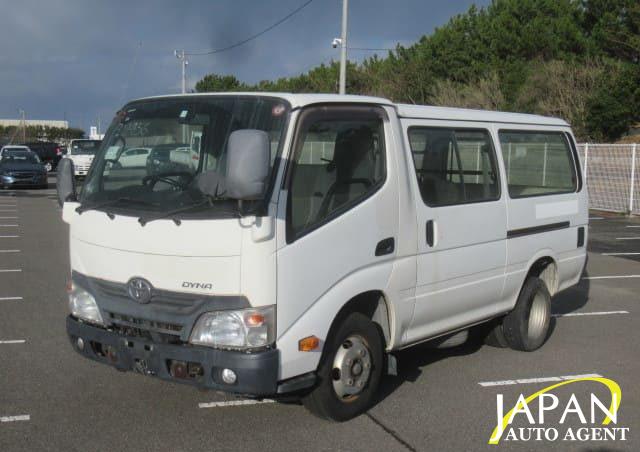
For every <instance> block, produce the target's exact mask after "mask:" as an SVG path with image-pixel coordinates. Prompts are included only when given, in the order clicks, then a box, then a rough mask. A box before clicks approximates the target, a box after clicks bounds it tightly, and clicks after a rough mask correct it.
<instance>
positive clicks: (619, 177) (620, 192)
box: [578, 143, 640, 214]
mask: <svg viewBox="0 0 640 452" xmlns="http://www.w3.org/2000/svg"><path fill="white" fill-rule="evenodd" d="M578 149H579V152H580V158H581V159H582V167H583V170H584V179H585V181H586V183H587V187H588V189H589V207H590V208H592V209H598V210H608V211H612V212H623V213H633V214H640V146H638V145H637V144H590V143H587V144H581V145H579V146H578Z"/></svg>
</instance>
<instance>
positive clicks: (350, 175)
mask: <svg viewBox="0 0 640 452" xmlns="http://www.w3.org/2000/svg"><path fill="white" fill-rule="evenodd" d="M352 110H354V109H352ZM318 113H319V114H317V115H314V114H310V115H309V116H307V117H306V118H303V119H302V125H301V127H300V129H299V136H298V139H297V141H296V143H297V144H296V153H295V157H294V159H295V162H294V167H293V171H292V175H291V190H290V195H289V206H288V208H289V232H290V234H291V235H289V236H288V237H289V239H290V240H291V239H295V238H297V237H299V236H300V235H302V234H303V233H305V232H308V231H310V230H312V229H315V228H316V227H318V226H320V225H322V224H324V223H325V222H326V221H328V220H330V219H331V218H334V217H336V216H338V215H340V214H341V213H343V212H345V211H346V210H348V209H349V208H350V207H351V206H353V205H355V204H357V203H359V202H360V201H362V200H364V199H365V198H367V197H368V196H370V195H371V194H372V193H373V192H374V191H376V190H377V189H378V188H379V187H380V185H381V184H382V183H383V182H384V179H385V174H386V172H385V152H384V129H383V121H382V117H381V116H380V115H379V114H377V113H374V112H371V111H370V110H368V111H366V112H365V111H362V112H358V111H357V110H356V111H355V112H352V113H350V114H347V115H344V114H337V113H334V114H333V115H332V114H330V113H328V112H326V111H320V112H318Z"/></svg>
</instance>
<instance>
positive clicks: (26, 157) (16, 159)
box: [1, 149, 40, 163]
mask: <svg viewBox="0 0 640 452" xmlns="http://www.w3.org/2000/svg"><path fill="white" fill-rule="evenodd" d="M1 162H2V163H40V159H39V158H38V156H37V155H36V154H34V153H33V152H29V151H23V150H20V151H12V150H10V149H5V151H4V152H3V153H2V160H1Z"/></svg>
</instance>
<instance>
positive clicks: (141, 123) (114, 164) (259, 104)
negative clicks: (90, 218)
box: [81, 96, 288, 215]
mask: <svg viewBox="0 0 640 452" xmlns="http://www.w3.org/2000/svg"><path fill="white" fill-rule="evenodd" d="M287 117H288V105H286V104H285V102H284V101H283V100H281V99H275V98H267V97H258V96H250V97H249V96H246V97H241V96H224V97H222V96H220V97H213V96H212V97H200V98H198V97H176V98H171V99H158V100H152V101H140V102H134V103H131V104H129V105H127V106H126V107H125V108H124V109H123V110H122V111H121V112H119V113H118V115H116V117H115V118H114V120H113V122H112V124H111V127H110V128H109V130H108V132H107V135H106V137H105V139H104V143H103V146H102V147H101V149H100V152H99V153H98V155H97V156H96V158H95V160H94V163H93V165H92V169H91V171H90V174H89V175H88V177H87V180H86V181H85V184H84V187H83V189H82V199H81V201H82V204H83V205H84V206H87V208H90V206H91V205H94V204H95V205H98V204H100V205H103V204H104V203H107V204H108V205H109V211H113V210H123V211H125V212H124V213H129V212H132V213H133V214H134V215H135V214H136V213H137V212H142V211H144V212H153V214H154V215H155V214H162V213H167V212H172V211H173V210H175V209H183V208H185V207H189V206H193V207H194V211H203V210H215V208H216V205H219V204H225V203H224V201H225V199H224V191H223V189H221V190H220V193H219V195H218V196H215V197H211V196H209V197H208V198H207V197H206V196H205V195H204V194H203V193H201V192H200V191H199V189H198V187H199V186H200V185H199V183H198V182H199V176H200V175H202V174H203V173H204V172H206V177H207V179H210V178H211V175H212V173H216V174H214V176H217V178H218V179H219V180H224V173H225V166H226V154H227V142H228V139H229V135H230V134H231V133H232V132H233V131H235V130H240V129H258V130H262V131H265V132H267V133H268V134H269V137H270V139H271V168H272V174H273V168H274V166H275V162H276V161H277V160H276V157H277V156H278V154H279V152H280V144H281V140H282V138H283V135H284V129H285V124H286V121H287ZM200 179H201V178H200ZM271 179H273V177H272V178H271ZM204 200H208V201H210V202H209V203H208V204H206V203H205V204H203V201H204ZM110 201H113V202H110ZM226 204H227V207H228V206H229V205H233V206H235V205H236V204H237V203H226ZM201 205H204V207H203V208H198V206H201ZM207 205H208V206H209V207H207ZM190 213H191V214H193V212H190Z"/></svg>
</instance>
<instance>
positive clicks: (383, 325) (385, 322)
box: [327, 290, 393, 347]
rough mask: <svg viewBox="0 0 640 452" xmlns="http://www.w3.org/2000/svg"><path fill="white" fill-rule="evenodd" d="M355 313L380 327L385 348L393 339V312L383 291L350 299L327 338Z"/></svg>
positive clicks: (334, 320) (367, 293)
mask: <svg viewBox="0 0 640 452" xmlns="http://www.w3.org/2000/svg"><path fill="white" fill-rule="evenodd" d="M354 312H359V313H360V314H364V315H365V316H367V317H368V318H369V319H370V320H371V321H372V322H373V323H375V324H376V325H377V326H378V327H379V329H380V332H381V333H382V338H383V340H384V345H385V347H386V346H387V345H388V344H389V343H390V341H391V338H392V337H393V336H392V332H393V329H392V325H393V324H392V320H391V312H392V311H391V310H390V309H389V305H388V300H387V297H386V296H385V294H384V293H383V292H382V291H381V290H368V291H366V292H361V293H359V294H358V295H355V296H354V297H352V298H351V299H349V300H348V301H347V302H346V303H345V304H344V305H343V306H342V308H341V309H340V310H339V311H338V313H337V314H336V316H335V317H334V319H333V321H332V322H331V326H330V327H329V333H328V335H327V337H331V335H332V334H333V333H334V332H335V331H336V329H337V328H338V327H339V326H340V324H341V322H342V321H343V320H344V319H345V318H346V317H347V316H348V315H349V314H352V313H354Z"/></svg>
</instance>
